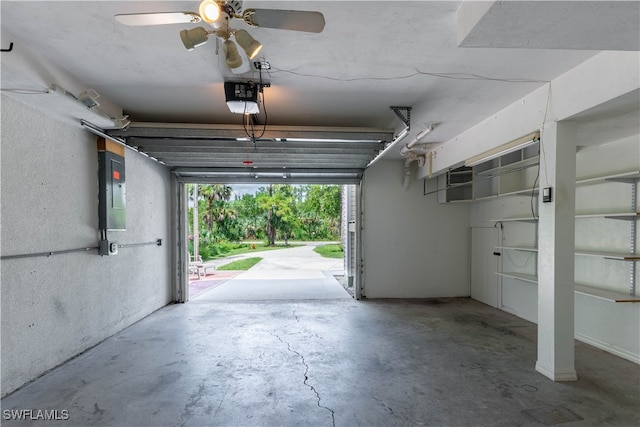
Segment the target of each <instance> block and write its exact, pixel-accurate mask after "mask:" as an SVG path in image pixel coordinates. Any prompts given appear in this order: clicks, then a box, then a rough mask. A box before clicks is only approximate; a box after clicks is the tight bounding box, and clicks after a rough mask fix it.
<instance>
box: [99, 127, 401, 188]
mask: <svg viewBox="0 0 640 427" xmlns="http://www.w3.org/2000/svg"><path fill="white" fill-rule="evenodd" d="M256 128H257V129H255V130H251V131H248V130H247V129H246V128H245V127H244V126H241V125H192V124H167V123H132V124H131V125H129V126H128V127H127V128H125V129H122V130H110V131H108V132H109V135H110V136H111V137H115V138H119V139H121V140H122V141H123V142H124V143H126V144H127V145H129V146H131V147H133V148H135V149H137V150H138V151H140V152H142V153H144V154H146V155H148V156H150V157H152V158H155V159H157V160H158V161H160V162H162V163H164V164H166V165H167V166H169V167H170V168H171V169H172V170H173V172H174V174H175V175H176V176H177V177H178V178H179V180H181V181H183V182H192V183H198V182H202V183H210V182H218V183H245V182H251V183H292V184H311V183H313V184H357V183H359V182H360V179H361V178H362V173H363V171H364V169H365V168H366V167H367V165H368V164H369V163H370V162H371V161H372V160H373V159H374V158H375V157H376V156H377V155H378V154H379V153H380V152H381V151H382V150H384V148H385V147H386V145H387V144H389V143H390V142H391V141H392V139H393V129H374V128H344V127H342V128H325V127H290V126H268V127H266V128H264V129H262V127H261V126H256Z"/></svg>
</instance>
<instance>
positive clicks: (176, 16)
mask: <svg viewBox="0 0 640 427" xmlns="http://www.w3.org/2000/svg"><path fill="white" fill-rule="evenodd" d="M114 18H115V19H116V21H118V22H119V23H121V24H124V25H129V26H133V27H137V26H144V25H165V24H189V23H196V22H200V21H201V20H202V19H201V18H200V15H198V14H197V13H194V12H157V13H127V14H121V15H115V16H114Z"/></svg>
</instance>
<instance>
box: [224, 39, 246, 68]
mask: <svg viewBox="0 0 640 427" xmlns="http://www.w3.org/2000/svg"><path fill="white" fill-rule="evenodd" d="M222 51H223V52H224V61H225V63H226V64H227V67H229V68H231V69H234V68H238V67H240V66H241V65H242V57H241V56H240V54H239V53H238V48H237V47H236V44H235V43H234V42H232V41H231V40H228V39H227V40H225V41H224V43H222Z"/></svg>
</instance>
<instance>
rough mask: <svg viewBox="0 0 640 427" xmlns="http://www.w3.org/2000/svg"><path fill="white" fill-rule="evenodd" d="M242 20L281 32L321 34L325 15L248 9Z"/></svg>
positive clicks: (296, 11) (299, 11)
mask: <svg viewBox="0 0 640 427" xmlns="http://www.w3.org/2000/svg"><path fill="white" fill-rule="evenodd" d="M242 18H243V19H244V21H245V22H246V23H247V24H249V25H254V26H256V27H263V28H278V29H281V30H293V31H306V32H308V33H321V32H322V30H323V29H324V15H323V14H322V13H320V12H307V11H301V10H275V9H246V10H245V11H244V13H243V14H242Z"/></svg>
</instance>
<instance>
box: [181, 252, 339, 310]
mask: <svg viewBox="0 0 640 427" xmlns="http://www.w3.org/2000/svg"><path fill="white" fill-rule="evenodd" d="M320 244H325V243H317V242H313V243H308V244H304V246H296V247H292V248H288V249H281V250H275V251H273V250H272V251H262V252H251V253H248V254H242V255H237V256H234V257H229V258H224V259H220V260H215V261H213V262H208V263H207V264H214V265H216V266H220V265H223V264H227V263H229V262H230V261H231V260H236V259H242V258H249V257H256V256H258V257H261V258H263V259H262V261H260V262H259V263H258V264H256V265H255V266H254V267H252V268H251V269H250V270H248V271H245V272H242V273H240V274H238V275H235V276H234V277H231V278H229V279H228V280H226V281H225V282H224V283H222V284H221V285H219V286H216V287H214V288H212V289H210V290H207V291H205V292H203V293H201V294H200V295H198V296H196V297H195V298H193V299H192V300H194V301H195V300H197V301H204V300H216V301H253V300H283V299H285V300H286V299H289V300H307V299H332V298H351V296H350V295H349V293H348V292H347V291H345V289H344V288H343V287H342V285H341V284H340V283H338V281H337V280H336V279H335V278H334V275H342V274H343V268H344V267H343V260H342V259H336V258H325V257H322V256H321V255H319V254H317V253H316V252H314V250H313V249H314V247H315V246H318V245H320Z"/></svg>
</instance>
